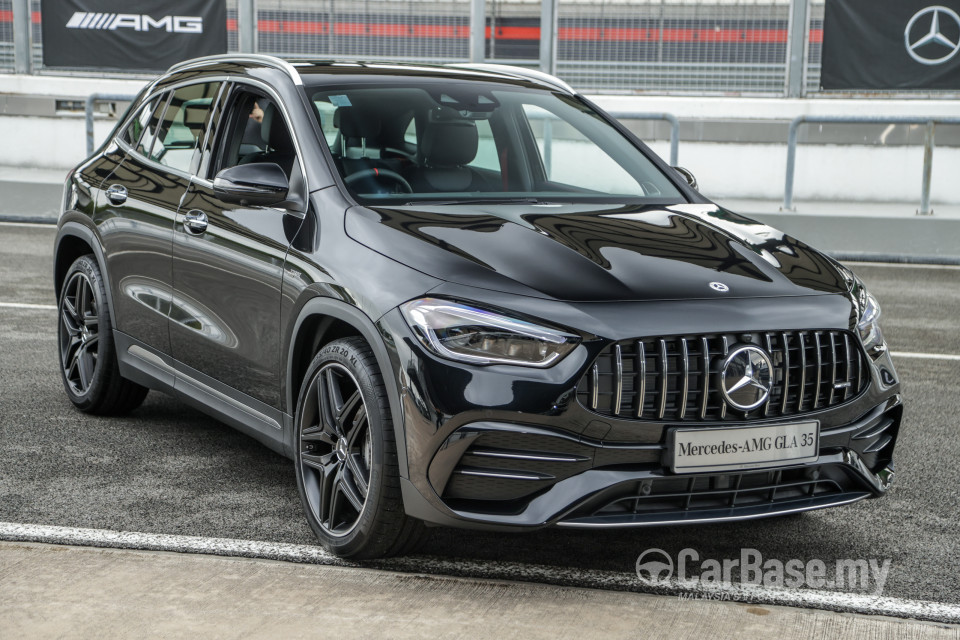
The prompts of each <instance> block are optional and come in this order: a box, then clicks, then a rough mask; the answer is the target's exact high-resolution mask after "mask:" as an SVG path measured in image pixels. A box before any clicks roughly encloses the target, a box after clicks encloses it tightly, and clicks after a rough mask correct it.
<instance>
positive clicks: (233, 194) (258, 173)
mask: <svg viewBox="0 0 960 640" xmlns="http://www.w3.org/2000/svg"><path fill="white" fill-rule="evenodd" d="M289 190H290V181H289V180H287V174H285V173H284V172H283V169H281V168H280V165H278V164H275V163H273V162H252V163H250V164H241V165H237V166H235V167H227V168H226V169H224V170H223V171H221V172H220V173H218V174H217V176H216V177H215V178H214V179H213V192H214V193H215V194H216V195H217V197H218V198H220V199H221V200H223V201H225V202H235V203H238V204H240V205H244V206H246V205H260V206H270V205H275V204H279V203H281V202H283V201H284V200H286V199H287V192H288V191H289Z"/></svg>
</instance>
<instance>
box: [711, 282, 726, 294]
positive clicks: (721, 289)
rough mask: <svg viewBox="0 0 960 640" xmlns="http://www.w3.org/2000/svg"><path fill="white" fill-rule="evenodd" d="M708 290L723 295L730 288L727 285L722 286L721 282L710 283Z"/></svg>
mask: <svg viewBox="0 0 960 640" xmlns="http://www.w3.org/2000/svg"><path fill="white" fill-rule="evenodd" d="M710 288H711V289H713V290H714V291H719V292H721V293H725V292H727V291H730V287H728V286H727V285H725V284H723V283H722V282H711V283H710Z"/></svg>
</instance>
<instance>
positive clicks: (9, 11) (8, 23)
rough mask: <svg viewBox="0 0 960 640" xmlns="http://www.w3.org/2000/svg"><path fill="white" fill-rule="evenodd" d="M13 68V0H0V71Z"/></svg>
mask: <svg viewBox="0 0 960 640" xmlns="http://www.w3.org/2000/svg"><path fill="white" fill-rule="evenodd" d="M13 69H14V66H13V2H11V0H0V73H10V72H12V71H13Z"/></svg>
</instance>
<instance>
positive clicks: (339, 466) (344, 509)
mask: <svg viewBox="0 0 960 640" xmlns="http://www.w3.org/2000/svg"><path fill="white" fill-rule="evenodd" d="M307 393H308V395H309V398H308V400H307V403H308V407H306V408H305V409H306V410H307V411H309V418H307V416H306V414H305V416H304V417H305V418H307V422H305V423H303V428H302V429H301V431H300V467H301V470H302V473H303V483H304V492H305V493H306V496H307V502H309V503H310V508H311V510H312V511H313V512H314V514H315V515H316V517H317V520H318V521H319V522H320V526H321V527H323V528H324V530H325V531H327V532H328V533H329V534H330V535H334V536H342V535H344V534H346V533H349V532H350V531H352V530H353V528H354V527H355V526H356V525H357V521H358V520H359V519H360V514H361V513H362V512H363V504H364V503H365V502H366V501H367V493H368V491H369V485H370V465H371V462H372V447H371V444H370V421H369V418H368V416H367V406H366V404H365V403H364V401H363V395H362V394H361V392H360V385H359V384H358V383H357V381H356V379H355V378H354V377H353V374H352V373H350V371H348V370H347V368H346V367H344V366H343V365H341V364H339V363H336V362H330V363H328V364H326V365H324V366H323V368H322V369H320V371H318V372H317V375H316V376H314V379H313V381H312V383H311V388H310V390H309V391H308V392H307Z"/></svg>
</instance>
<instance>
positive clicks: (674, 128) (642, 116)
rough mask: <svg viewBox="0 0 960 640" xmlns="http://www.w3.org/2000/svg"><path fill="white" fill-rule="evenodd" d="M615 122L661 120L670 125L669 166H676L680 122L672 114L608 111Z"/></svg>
mask: <svg viewBox="0 0 960 640" xmlns="http://www.w3.org/2000/svg"><path fill="white" fill-rule="evenodd" d="M607 113H609V114H610V115H611V116H613V117H614V118H616V119H617V120H663V121H664V122H669V123H670V166H671V167H675V166H677V156H679V154H680V120H678V119H677V116H675V115H673V114H672V113H650V112H643V111H608V112H607Z"/></svg>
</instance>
